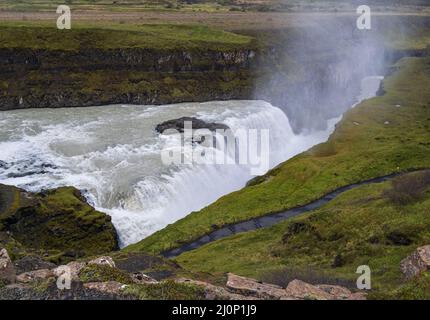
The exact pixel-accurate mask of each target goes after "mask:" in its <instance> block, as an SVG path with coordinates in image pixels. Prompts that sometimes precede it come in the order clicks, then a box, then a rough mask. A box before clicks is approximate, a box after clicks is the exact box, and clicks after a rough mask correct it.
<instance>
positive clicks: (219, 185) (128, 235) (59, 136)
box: [0, 77, 381, 246]
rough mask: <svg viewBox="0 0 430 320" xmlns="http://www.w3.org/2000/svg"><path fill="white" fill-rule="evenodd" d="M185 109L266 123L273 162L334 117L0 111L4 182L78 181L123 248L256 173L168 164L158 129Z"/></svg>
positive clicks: (44, 184) (247, 106) (369, 90)
mask: <svg viewBox="0 0 430 320" xmlns="http://www.w3.org/2000/svg"><path fill="white" fill-rule="evenodd" d="M380 80H381V78H380V77H369V78H366V79H365V80H363V83H362V93H361V95H360V97H358V98H357V101H360V100H363V99H366V98H369V97H372V96H374V95H375V93H376V91H377V89H378V88H379V84H380ZM183 116H194V117H197V118H200V119H203V120H205V121H209V122H219V123H224V124H226V125H228V126H229V127H230V128H231V129H233V130H235V129H242V128H243V129H269V130H270V157H269V159H270V166H271V167H273V166H275V165H277V164H278V163H280V162H282V161H285V160H287V159H289V158H291V157H292V156H294V155H296V154H298V153H300V152H302V151H304V150H306V149H308V148H310V147H311V146H313V145H315V144H317V143H320V142H323V141H325V140H326V139H327V138H328V136H329V135H330V133H331V132H332V131H333V129H334V125H335V123H336V122H337V121H338V120H339V118H338V119H331V120H329V121H328V126H327V129H326V130H325V131H319V132H308V133H306V134H301V135H296V134H294V133H293V131H292V130H291V127H290V124H289V121H288V118H287V117H286V116H285V114H284V113H283V112H282V111H281V110H280V109H278V108H276V107H273V106H272V105H270V104H269V103H267V102H264V101H222V102H218V101H214V102H206V103H183V104H176V105H165V106H130V105H112V106H101V107H90V108H70V109H67V108H65V109H29V110H16V111H8V112H2V113H0V161H1V162H0V183H3V184H10V185H16V186H19V187H21V188H24V189H26V190H29V191H40V190H42V189H50V188H56V187H59V186H68V185H70V186H75V187H76V188H78V189H81V190H84V192H85V195H86V197H87V199H88V201H89V202H90V203H91V204H92V205H94V206H95V207H96V208H97V209H98V210H100V211H103V212H106V213H107V214H109V215H111V216H112V221H113V223H114V225H115V227H116V229H117V231H118V233H119V237H120V243H121V245H122V246H125V245H128V244H131V243H134V242H137V241H139V240H141V239H142V238H144V237H146V236H148V235H150V234H151V233H153V232H155V231H157V230H159V229H161V228H163V227H164V226H166V225H167V224H169V223H172V222H174V221H176V220H178V219H180V218H182V217H184V216H186V215H187V214H188V213H190V212H192V211H196V210H199V209H201V208H203V207H205V206H207V205H208V204H210V203H212V202H213V201H215V200H216V199H218V198H219V197H221V196H222V195H224V194H227V193H230V192H232V191H235V190H238V189H240V188H241V187H243V186H244V184H245V183H246V182H247V181H248V180H249V179H251V178H252V176H251V175H250V170H249V168H248V167H247V166H246V165H169V166H166V165H164V164H163V163H162V161H161V157H160V152H161V150H162V148H163V146H165V143H166V139H168V136H164V135H160V134H158V133H157V132H156V131H155V129H154V128H155V126H156V125H157V124H159V123H161V122H163V121H166V120H170V119H175V118H180V117H183Z"/></svg>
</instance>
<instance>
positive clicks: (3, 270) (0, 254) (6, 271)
mask: <svg viewBox="0 0 430 320" xmlns="http://www.w3.org/2000/svg"><path fill="white" fill-rule="evenodd" d="M15 278H16V272H15V267H14V266H13V263H12V260H11V259H10V257H9V254H8V253H7V250H6V249H3V248H0V281H1V282H4V283H6V284H9V283H15Z"/></svg>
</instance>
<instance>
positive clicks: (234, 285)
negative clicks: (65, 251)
mask: <svg viewBox="0 0 430 320" xmlns="http://www.w3.org/2000/svg"><path fill="white" fill-rule="evenodd" d="M157 259H158V260H157ZM154 263H155V264H156V265H157V268H158V269H166V270H167V268H168V267H171V268H177V269H180V267H179V266H177V265H175V264H174V263H173V262H169V261H164V262H163V260H162V258H157V257H151V256H148V255H145V254H141V255H126V256H125V257H119V256H117V257H116V258H115V259H114V258H112V257H110V256H100V257H98V258H95V259H92V260H89V259H88V260H78V261H72V262H69V263H68V264H65V265H59V266H57V265H54V264H52V263H47V262H43V261H42V260H38V259H37V258H35V257H33V258H32V257H26V258H24V259H21V260H18V261H15V262H13V261H12V259H11V258H10V257H9V254H8V252H7V250H6V249H4V248H0V299H44V300H46V299H65V300H66V299H84V300H87V299H120V300H123V299H127V300H138V299H142V300H146V299H169V300H174V299H178V300H184V299H189V300H196V299H198V300H201V299H206V300H365V299H366V293H365V292H363V291H358V290H357V291H356V292H354V291H353V290H350V289H348V288H345V287H342V286H338V285H331V284H309V283H306V282H304V281H302V280H299V279H295V280H292V281H291V282H289V284H288V285H287V287H286V288H282V287H280V286H277V285H274V284H269V283H264V282H260V281H257V280H255V279H251V278H246V277H242V276H238V275H235V274H232V273H228V274H227V279H226V280H227V281H226V283H225V285H223V286H222V285H214V284H212V283H210V282H208V281H202V280H195V279H190V278H186V277H182V276H180V274H183V273H185V270H180V272H178V273H176V274H173V273H172V274H166V273H165V274H163V273H162V272H158V273H153V274H151V275H148V274H145V273H144V272H143V271H139V270H140V269H143V268H145V264H146V266H148V264H151V265H152V264H154ZM161 263H165V265H163V266H162V265H161ZM400 270H401V271H402V273H403V275H404V277H405V280H410V279H411V278H414V277H415V278H416V277H418V276H420V275H422V274H423V273H425V272H427V271H428V270H430V245H429V246H424V247H420V248H418V249H417V250H416V251H414V252H413V253H412V254H411V255H410V256H408V257H406V258H405V259H404V260H403V261H402V262H401V265H400ZM67 281H69V282H67Z"/></svg>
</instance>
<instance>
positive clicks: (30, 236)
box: [0, 184, 118, 262]
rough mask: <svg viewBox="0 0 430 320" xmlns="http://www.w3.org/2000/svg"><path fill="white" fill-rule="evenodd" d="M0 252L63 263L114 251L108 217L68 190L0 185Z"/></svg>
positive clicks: (79, 195)
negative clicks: (36, 190)
mask: <svg viewBox="0 0 430 320" xmlns="http://www.w3.org/2000/svg"><path fill="white" fill-rule="evenodd" d="M0 247H5V248H7V249H8V251H9V254H11V255H12V256H13V258H20V257H23V256H27V255H29V254H37V255H40V256H43V257H45V258H46V259H47V260H50V261H52V262H64V261H68V260H72V259H76V258H80V257H84V256H91V255H96V254H100V253H104V252H110V251H112V250H116V249H118V242H117V234H116V231H115V229H114V227H113V225H112V222H111V218H110V217H109V216H108V215H106V214H104V213H101V212H98V211H96V210H94V208H93V207H91V206H90V205H88V204H87V203H86V201H85V199H84V198H83V197H82V195H81V193H80V192H79V191H78V190H76V189H75V188H72V187H65V188H59V189H55V190H50V191H46V192H41V193H37V194H36V193H29V192H25V191H24V190H21V189H18V188H15V187H11V186H5V185H1V184H0Z"/></svg>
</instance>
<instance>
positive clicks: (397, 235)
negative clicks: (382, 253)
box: [387, 231, 412, 246]
mask: <svg viewBox="0 0 430 320" xmlns="http://www.w3.org/2000/svg"><path fill="white" fill-rule="evenodd" d="M387 241H388V244H392V245H395V246H408V245H410V244H411V243H412V240H411V239H410V238H409V236H408V235H406V234H404V233H402V232H400V231H391V232H390V233H388V234H387Z"/></svg>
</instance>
